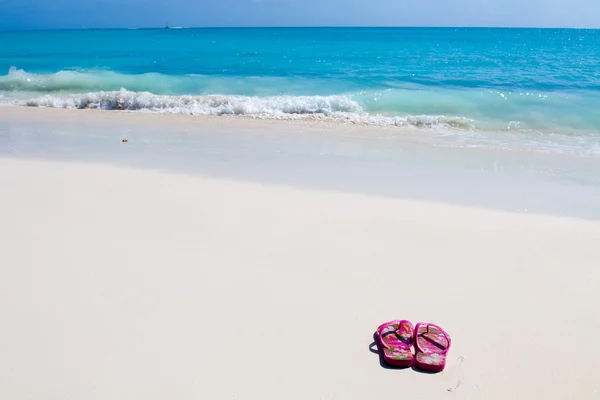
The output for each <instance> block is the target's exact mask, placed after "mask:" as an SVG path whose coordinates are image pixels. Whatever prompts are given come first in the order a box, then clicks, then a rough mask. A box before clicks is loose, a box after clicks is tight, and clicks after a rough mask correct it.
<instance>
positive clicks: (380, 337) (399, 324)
mask: <svg viewBox="0 0 600 400" xmlns="http://www.w3.org/2000/svg"><path fill="white" fill-rule="evenodd" d="M405 323H408V321H406V320H401V321H398V320H396V321H391V322H386V323H385V324H382V325H380V326H379V328H377V335H378V337H379V343H381V345H382V346H383V347H385V348H386V349H388V350H391V348H390V346H389V345H388V344H387V343H386V342H384V341H383V330H384V329H386V328H387V327H388V326H390V325H396V324H397V325H398V329H396V330H395V331H394V334H397V333H398V332H400V330H401V329H402V326H403V324H405ZM401 343H404V342H402V341H401ZM404 344H406V343H404Z"/></svg>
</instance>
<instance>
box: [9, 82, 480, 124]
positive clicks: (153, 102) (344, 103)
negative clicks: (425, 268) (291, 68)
mask: <svg viewBox="0 0 600 400" xmlns="http://www.w3.org/2000/svg"><path fill="white" fill-rule="evenodd" d="M17 104H19V105H24V106H30V107H52V108H73V109H100V110H123V111H148V112H165V113H173V114H189V115H245V116H252V117H258V118H272V119H303V118H308V117H314V116H321V117H328V118H330V119H335V120H344V121H348V122H352V123H357V124H364V125H379V126H403V125H413V126H435V125H447V126H451V127H454V128H463V129H470V128H472V121H471V120H470V119H468V118H462V117H453V116H443V115H411V116H405V117H400V116H392V117H390V116H382V115H371V114H368V113H367V112H365V111H364V110H363V108H362V107H361V105H360V104H358V103H357V102H356V101H354V100H352V99H350V98H349V97H347V96H343V95H333V96H267V97H254V96H163V95H155V94H152V93H148V92H132V91H128V90H125V89H121V90H119V91H112V92H93V93H86V94H72V95H51V94H47V95H43V96H40V97H36V98H33V99H29V100H25V101H18V102H17Z"/></svg>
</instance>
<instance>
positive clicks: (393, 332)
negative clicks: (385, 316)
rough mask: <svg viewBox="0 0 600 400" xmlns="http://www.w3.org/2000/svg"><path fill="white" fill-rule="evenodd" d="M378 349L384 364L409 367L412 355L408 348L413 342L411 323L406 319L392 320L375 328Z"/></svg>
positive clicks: (412, 358) (411, 362)
mask: <svg viewBox="0 0 600 400" xmlns="http://www.w3.org/2000/svg"><path fill="white" fill-rule="evenodd" d="M377 339H378V340H379V346H380V351H382V352H383V359H384V361H385V363H386V364H389V365H392V366H394V367H410V366H411V365H412V364H413V360H414V356H413V354H412V351H411V350H410V346H411V345H412V344H413V340H414V338H413V324H411V323H410V322H409V321H407V320H404V319H403V320H394V321H390V322H386V323H385V324H381V325H380V326H379V328H377Z"/></svg>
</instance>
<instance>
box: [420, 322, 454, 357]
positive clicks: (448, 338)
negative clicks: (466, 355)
mask: <svg viewBox="0 0 600 400" xmlns="http://www.w3.org/2000/svg"><path fill="white" fill-rule="evenodd" d="M421 326H426V327H427V332H425V333H429V327H433V328H436V329H437V330H439V331H440V332H441V333H442V334H443V335H444V337H445V338H446V340H447V341H448V346H446V348H445V349H444V350H442V351H441V352H440V354H446V353H447V352H448V350H449V349H450V344H451V343H452V340H451V339H450V335H448V334H447V333H446V331H445V330H443V329H442V328H441V327H439V326H438V325H436V324H430V323H423V324H422V323H418V324H417V326H415V346H416V347H417V349H419V350H420V351H421V352H424V350H423V349H422V348H421V346H419V340H418V338H419V328H420V327H421ZM425 333H424V334H423V335H425Z"/></svg>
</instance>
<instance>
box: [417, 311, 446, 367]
mask: <svg viewBox="0 0 600 400" xmlns="http://www.w3.org/2000/svg"><path fill="white" fill-rule="evenodd" d="M450 343H451V341H450V336H449V335H448V334H447V333H446V332H445V331H444V330H443V329H442V328H440V327H439V326H437V325H435V324H430V323H425V322H419V323H418V324H417V326H416V327H415V351H416V355H415V366H416V367H417V368H419V369H421V370H423V371H431V372H440V371H443V370H444V368H445V367H446V354H447V353H448V350H450Z"/></svg>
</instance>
